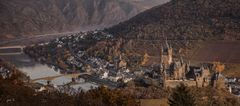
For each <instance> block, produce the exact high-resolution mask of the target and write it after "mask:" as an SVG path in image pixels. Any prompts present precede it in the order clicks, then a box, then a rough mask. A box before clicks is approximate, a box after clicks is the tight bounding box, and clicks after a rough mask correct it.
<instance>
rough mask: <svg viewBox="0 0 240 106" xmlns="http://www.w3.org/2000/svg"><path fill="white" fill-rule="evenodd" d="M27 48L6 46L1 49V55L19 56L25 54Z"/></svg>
mask: <svg viewBox="0 0 240 106" xmlns="http://www.w3.org/2000/svg"><path fill="white" fill-rule="evenodd" d="M24 48H25V46H4V47H0V55H19V54H23V49H24Z"/></svg>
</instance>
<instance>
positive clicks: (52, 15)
mask: <svg viewBox="0 0 240 106" xmlns="http://www.w3.org/2000/svg"><path fill="white" fill-rule="evenodd" d="M166 1H167V0H150V1H147V0H130V1H129V0H37V1H36V0H0V14H1V17H0V40H1V39H12V38H16V37H19V38H20V37H23V36H29V35H36V34H46V33H56V32H64V31H76V30H77V31H79V30H81V31H83V30H91V29H95V28H100V29H101V28H103V27H108V26H111V25H114V24H117V23H119V22H121V21H123V20H126V19H128V18H130V17H132V16H135V15H136V14H138V13H139V12H142V11H144V10H146V9H149V8H151V7H153V6H155V5H158V4H162V3H164V2H166Z"/></svg>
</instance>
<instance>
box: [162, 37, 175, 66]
mask: <svg viewBox="0 0 240 106" xmlns="http://www.w3.org/2000/svg"><path fill="white" fill-rule="evenodd" d="M172 55H173V48H172V47H171V46H169V44H168V42H167V41H166V42H165V47H163V46H162V47H161V52H160V57H161V62H162V63H164V64H165V65H166V66H169V65H170V64H171V63H172V62H173V59H172Z"/></svg>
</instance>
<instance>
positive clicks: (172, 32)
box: [105, 0, 240, 61]
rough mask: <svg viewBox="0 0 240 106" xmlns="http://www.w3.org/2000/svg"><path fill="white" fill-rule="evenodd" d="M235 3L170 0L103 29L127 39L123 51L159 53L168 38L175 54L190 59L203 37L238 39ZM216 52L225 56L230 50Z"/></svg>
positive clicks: (239, 17)
mask: <svg viewBox="0 0 240 106" xmlns="http://www.w3.org/2000/svg"><path fill="white" fill-rule="evenodd" d="M239 5H240V1H239V0H172V1H170V2H168V3H166V4H163V5H161V6H157V7H154V8H152V9H149V10H147V11H145V12H142V13H140V14H139V15H137V16H135V17H133V18H131V19H130V20H128V21H125V22H123V23H120V24H118V25H116V26H113V27H111V28H109V29H105V31H107V32H108V33H111V34H113V35H116V36H117V37H122V38H124V39H125V40H127V41H128V43H125V51H127V52H130V53H134V54H141V55H144V53H146V52H147V53H148V54H149V55H152V56H159V52H160V51H159V50H160V49H161V45H162V44H164V40H165V39H168V40H169V41H168V42H169V43H171V45H172V46H173V48H174V49H175V50H174V53H175V54H176V55H178V56H180V55H181V56H183V57H186V58H189V59H191V58H192V56H194V55H196V54H195V53H196V51H198V49H199V48H203V46H204V45H202V44H205V43H206V41H207V42H209V41H210V42H211V41H217V40H230V41H232V40H240V30H239V29H240V11H239V10H240V6H239ZM223 45H224V44H223ZM215 46H221V45H215ZM204 48H207V47H204ZM222 49H224V48H222ZM201 50H203V51H202V52H204V51H205V50H207V49H201ZM212 50H215V49H214V48H212ZM215 52H216V51H213V52H211V54H208V55H211V56H215V54H216V53H215ZM236 52H238V51H236ZM209 53H210V52H209ZM220 56H223V57H221V58H222V59H226V58H229V56H230V54H224V53H222V54H220ZM224 56H225V57H224ZM195 57H198V56H195ZM154 58H155V57H154ZM231 58H235V57H231ZM236 58H237V57H236ZM222 59H216V61H221V60H222Z"/></svg>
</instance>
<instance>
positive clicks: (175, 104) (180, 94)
mask: <svg viewBox="0 0 240 106" xmlns="http://www.w3.org/2000/svg"><path fill="white" fill-rule="evenodd" d="M168 104H169V105H170V106H195V105H196V104H195V98H194V96H193V95H192V94H191V93H190V91H189V89H188V88H187V87H186V86H185V85H184V84H180V86H177V87H176V88H175V89H174V90H173V92H172V94H171V96H170V98H169V99H168Z"/></svg>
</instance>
